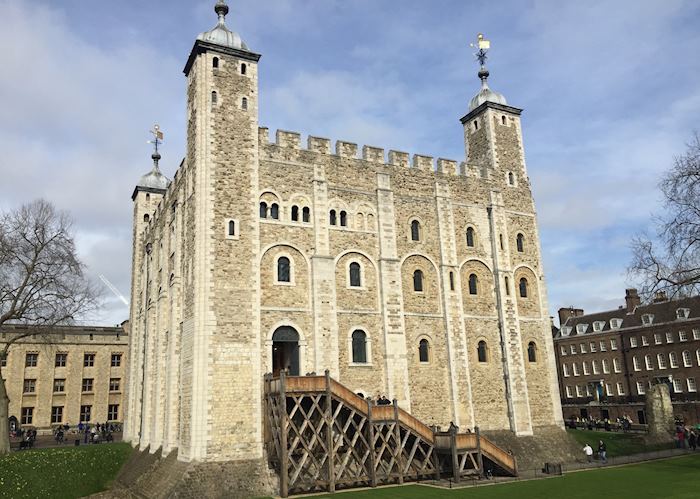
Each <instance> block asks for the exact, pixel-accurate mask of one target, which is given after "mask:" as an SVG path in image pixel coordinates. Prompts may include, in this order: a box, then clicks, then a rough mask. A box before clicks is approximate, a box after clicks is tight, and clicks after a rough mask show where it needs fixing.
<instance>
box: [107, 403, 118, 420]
mask: <svg viewBox="0 0 700 499" xmlns="http://www.w3.org/2000/svg"><path fill="white" fill-rule="evenodd" d="M118 419H119V404H109V405H108V406H107V421H116V420H118Z"/></svg>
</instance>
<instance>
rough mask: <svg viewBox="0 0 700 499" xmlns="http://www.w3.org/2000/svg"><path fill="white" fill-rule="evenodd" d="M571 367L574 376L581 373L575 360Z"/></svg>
mask: <svg viewBox="0 0 700 499" xmlns="http://www.w3.org/2000/svg"><path fill="white" fill-rule="evenodd" d="M571 367H572V368H573V372H574V376H580V375H581V373H580V372H579V370H578V364H577V363H576V362H574V363H573V364H571Z"/></svg>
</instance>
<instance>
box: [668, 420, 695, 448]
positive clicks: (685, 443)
mask: <svg viewBox="0 0 700 499" xmlns="http://www.w3.org/2000/svg"><path fill="white" fill-rule="evenodd" d="M674 440H675V441H676V447H678V448H679V449H692V450H696V449H697V447H698V444H700V441H699V440H700V437H699V436H698V433H697V432H696V431H695V429H694V428H688V427H687V426H683V425H677V426H676V435H675V437H674Z"/></svg>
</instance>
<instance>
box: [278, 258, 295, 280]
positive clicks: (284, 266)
mask: <svg viewBox="0 0 700 499" xmlns="http://www.w3.org/2000/svg"><path fill="white" fill-rule="evenodd" d="M290 267H291V263H290V261H289V258H287V257H286V256H281V257H279V258H278V259H277V282H291V277H292V276H291V272H290Z"/></svg>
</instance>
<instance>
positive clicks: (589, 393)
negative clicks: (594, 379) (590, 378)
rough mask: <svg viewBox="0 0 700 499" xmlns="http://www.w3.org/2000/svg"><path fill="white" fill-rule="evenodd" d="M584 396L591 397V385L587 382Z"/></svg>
mask: <svg viewBox="0 0 700 499" xmlns="http://www.w3.org/2000/svg"><path fill="white" fill-rule="evenodd" d="M586 397H592V395H591V385H590V384H588V383H587V384H586Z"/></svg>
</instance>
